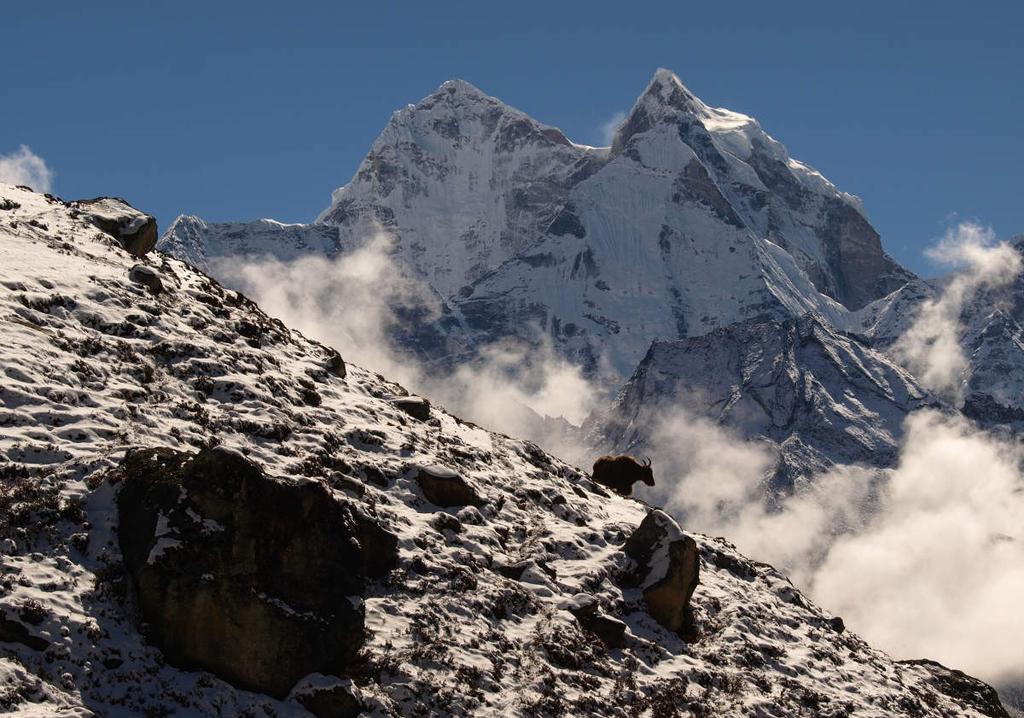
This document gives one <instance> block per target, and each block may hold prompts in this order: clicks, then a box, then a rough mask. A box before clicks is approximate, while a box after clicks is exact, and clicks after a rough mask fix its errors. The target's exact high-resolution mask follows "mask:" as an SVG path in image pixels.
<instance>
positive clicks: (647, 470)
mask: <svg viewBox="0 0 1024 718" xmlns="http://www.w3.org/2000/svg"><path fill="white" fill-rule="evenodd" d="M591 476H592V478H593V479H594V481H596V482H597V483H599V484H601V485H603V486H607V487H608V488H610V489H612V490H613V491H615V492H616V493H619V494H622V495H623V496H631V495H632V494H633V484H635V483H636V482H637V481H642V482H644V483H645V484H647V485H648V486H654V471H652V470H651V460H650V459H646V460H645V461H644V462H643V463H640V462H639V461H637V460H636V459H634V458H633V457H632V456H626V455H622V456H601V457H599V458H598V459H597V461H595V462H594V472H593V474H592V475H591Z"/></svg>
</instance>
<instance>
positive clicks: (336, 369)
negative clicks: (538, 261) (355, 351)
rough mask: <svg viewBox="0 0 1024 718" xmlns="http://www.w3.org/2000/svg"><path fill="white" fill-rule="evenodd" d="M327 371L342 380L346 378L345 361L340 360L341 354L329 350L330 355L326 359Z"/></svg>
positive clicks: (334, 350)
mask: <svg viewBox="0 0 1024 718" xmlns="http://www.w3.org/2000/svg"><path fill="white" fill-rule="evenodd" d="M327 370H328V371H329V372H331V373H332V374H334V376H336V377H340V378H342V379H344V378H345V377H346V376H348V368H347V367H346V366H345V360H344V359H342V358H341V354H339V353H338V351H337V350H336V349H331V355H330V356H329V357H328V358H327Z"/></svg>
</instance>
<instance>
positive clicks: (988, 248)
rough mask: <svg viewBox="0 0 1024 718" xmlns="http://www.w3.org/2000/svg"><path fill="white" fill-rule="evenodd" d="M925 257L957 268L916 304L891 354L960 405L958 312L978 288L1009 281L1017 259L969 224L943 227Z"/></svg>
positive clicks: (962, 370) (966, 369) (962, 365)
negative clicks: (934, 296)
mask: <svg viewBox="0 0 1024 718" xmlns="http://www.w3.org/2000/svg"><path fill="white" fill-rule="evenodd" d="M927 255H928V256H929V257H930V258H931V259H932V260H934V261H936V262H938V263H940V264H942V265H945V266H947V267H951V268H954V269H956V270H958V271H957V273H956V274H955V275H954V276H953V277H952V279H951V280H950V281H949V283H948V284H947V285H946V287H945V289H944V290H943V292H942V295H941V296H940V297H939V298H938V299H934V300H929V301H926V302H925V303H924V304H923V305H922V307H921V310H920V313H919V314H918V316H917V318H916V319H915V320H914V323H913V325H911V327H910V329H909V330H908V331H907V332H906V334H904V335H903V336H902V337H900V339H899V340H898V341H897V342H896V344H895V345H894V346H893V353H894V354H895V356H896V357H897V359H898V360H899V361H900V362H901V363H902V364H903V365H904V366H906V367H907V369H909V370H910V371H911V372H912V373H913V374H914V376H916V377H917V379H918V380H919V381H920V382H921V383H922V384H924V385H925V386H926V387H928V388H929V389H931V390H932V391H934V392H936V393H937V394H939V395H940V396H943V397H945V398H946V399H948V400H949V401H952V402H953V403H954V404H956V405H957V406H960V405H962V404H963V392H964V387H965V386H966V384H967V380H968V379H969V378H970V363H969V362H968V360H967V357H966V356H965V355H964V352H963V349H962V348H961V346H960V337H961V335H962V334H963V327H962V326H961V322H960V314H961V312H962V311H963V309H964V306H965V304H966V302H967V301H969V300H970V299H971V297H972V296H973V295H974V294H975V293H976V292H978V291H979V290H981V289H984V288H993V287H999V286H1003V285H1006V284H1009V283H1010V282H1012V281H1013V280H1014V278H1016V276H1017V275H1019V274H1020V272H1021V268H1022V267H1021V258H1020V255H1019V254H1018V253H1017V252H1016V251H1015V250H1014V249H1013V247H1011V246H1010V245H1008V244H1006V243H1005V242H1002V243H999V244H995V234H994V233H993V232H992V230H991V229H988V228H985V227H982V226H980V225H978V224H975V223H972V222H965V223H962V224H960V225H958V226H957V227H955V228H952V229H950V230H949V231H947V232H946V236H945V237H943V239H942V240H941V241H940V242H939V243H938V244H937V245H936V246H935V247H933V248H931V249H929V250H928V252H927Z"/></svg>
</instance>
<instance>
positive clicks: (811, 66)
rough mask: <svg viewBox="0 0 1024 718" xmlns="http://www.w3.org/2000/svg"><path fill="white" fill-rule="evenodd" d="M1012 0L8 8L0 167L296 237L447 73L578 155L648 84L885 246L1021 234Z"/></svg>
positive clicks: (2, 54) (159, 208)
mask: <svg viewBox="0 0 1024 718" xmlns="http://www.w3.org/2000/svg"><path fill="white" fill-rule="evenodd" d="M1022 22H1024V3H1019V2H974V3H962V2H957V3H952V2H944V1H939V2H931V3H914V4H913V6H912V4H911V3H894V2H885V3H881V2H872V1H866V2H858V3H843V4H841V5H840V4H838V3H825V2H821V1H820V0H818V1H817V2H802V1H801V2H786V3H766V2H756V3H755V2H731V3H707V2H704V3H689V2H679V1H676V2H664V3H648V2H641V1H634V2H625V3H624V2H621V0H619V1H618V2H614V3H611V2H587V3H582V2H580V3H559V2H553V1H551V0H548V2H516V3H486V2H479V1H477V2H437V3H428V2H416V3H412V2H409V3H404V2H402V3H389V2H383V1H381V2H374V3H359V4H355V3H340V2H332V3H327V2H322V3H312V2H303V1H302V0H293V1H291V2H288V3H264V2H258V1H253V2H247V3H235V2H203V3H199V2H189V1H179V2H174V3H171V2H154V1H146V0H135V1H134V2H94V3H89V4H88V5H87V4H86V3H80V2H75V3H71V2H63V1H61V0H57V1H55V2H51V3H27V2H26V3H17V4H14V3H9V4H7V5H6V6H5V7H4V10H3V13H2V23H3V29H2V30H0V33H2V39H3V42H2V43H0V67H3V68H4V72H3V74H2V75H0V98H2V101H0V108H2V111H0V154H8V153H10V152H13V151H15V150H17V149H18V147H19V146H20V145H22V144H26V145H29V146H30V147H31V148H32V150H33V152H35V153H36V154H38V155H39V156H41V157H42V158H44V159H45V161H46V162H47V164H48V165H49V166H50V167H51V168H52V169H53V170H54V172H55V173H56V176H55V180H54V183H53V191H54V192H56V193H57V194H60V195H61V196H64V197H68V198H74V197H83V196H95V195H98V194H117V195H122V196H124V197H126V198H128V199H129V201H131V202H132V203H133V204H135V205H137V206H138V207H140V208H142V209H144V210H146V211H148V212H150V213H152V214H155V215H156V216H157V218H158V220H159V221H160V223H161V226H166V225H167V223H168V222H170V221H171V220H172V219H173V218H174V216H176V215H177V214H179V213H183V212H187V213H190V214H197V215H200V216H202V217H204V218H207V219H214V220H226V219H252V218H256V217H274V218H276V219H280V220H282V221H306V220H310V219H312V218H313V217H315V216H316V214H317V213H318V212H319V211H320V210H321V209H323V208H324V207H325V206H326V205H327V204H328V202H329V197H330V192H331V190H332V189H334V188H335V187H337V186H340V185H342V184H344V183H345V182H347V181H348V179H349V178H350V177H351V175H352V174H353V173H354V171H355V169H356V166H357V165H358V163H359V161H360V160H361V159H362V157H363V155H364V154H365V153H366V151H367V149H368V148H369V146H370V144H371V143H372V141H373V139H374V137H375V136H376V135H377V133H378V132H379V131H380V130H381V129H382V128H383V127H384V124H385V123H386V122H387V119H388V117H389V115H390V114H391V112H392V111H393V110H395V109H397V108H399V107H401V106H403V105H405V104H407V103H410V102H414V101H416V100H418V99H419V98H421V97H423V96H424V95H426V94H428V93H429V92H431V91H432V90H433V89H434V88H436V87H437V86H438V85H439V84H441V82H443V81H444V80H445V79H449V78H453V77H461V78H464V79H466V80H469V81H470V82H472V83H474V84H475V85H477V86H478V87H480V88H481V89H483V90H484V91H486V92H488V93H489V94H492V95H495V96H497V97H499V98H501V99H503V100H504V101H506V102H508V103H509V104H512V105H514V106H516V107H518V108H520V109H522V110H524V111H526V112H528V113H530V114H531V115H533V116H534V117H536V118H537V119H539V120H541V121H544V122H547V123H550V124H553V125H557V126H559V127H561V128H562V129H563V130H565V132H566V133H567V134H568V135H569V136H570V137H571V138H572V139H574V140H575V141H578V142H587V143H598V142H599V140H600V137H601V127H602V125H604V124H605V123H607V122H608V120H609V119H610V118H611V117H613V116H614V115H615V113H616V112H622V111H625V110H628V109H629V107H630V105H631V104H632V102H633V100H634V99H635V98H636V96H637V95H638V94H639V93H640V92H641V91H642V90H643V88H644V86H645V84H646V83H647V81H648V80H649V79H650V76H651V74H652V73H653V72H654V70H655V69H656V68H657V67H667V68H669V69H672V70H674V71H675V72H676V73H677V74H678V75H679V76H680V78H681V79H682V80H683V82H684V83H685V84H687V85H688V86H689V87H690V89H691V90H693V91H694V92H695V93H697V94H698V95H699V96H700V97H702V98H703V99H704V100H705V101H706V102H708V103H710V104H713V105H718V106H724V107H728V108H730V109H733V110H737V111H741V112H745V113H747V114H751V115H753V116H755V117H757V118H758V119H759V120H760V121H761V124H762V126H763V127H764V128H765V129H766V130H767V131H768V132H769V133H771V134H772V135H773V136H775V137H776V138H777V139H779V140H781V141H782V142H783V143H784V144H785V145H786V146H787V147H788V148H789V150H790V153H791V154H792V155H793V156H794V157H796V158H798V159H800V160H802V161H804V162H807V163H808V164H811V165H813V166H815V167H817V168H818V169H819V170H821V171H822V172H823V173H824V174H825V175H826V176H827V177H829V178H830V179H832V180H833V181H834V182H835V183H836V184H838V185H839V186H840V187H841V188H843V189H845V190H847V191H849V192H853V193H855V194H858V195H860V196H861V197H862V198H863V199H864V202H865V205H866V208H867V211H868V215H869V217H870V218H871V220H872V222H873V223H874V224H875V226H876V227H877V228H878V230H879V231H880V232H881V233H882V241H883V243H884V244H885V246H886V248H887V249H888V250H889V251H890V252H891V253H892V254H893V255H895V256H896V257H897V259H899V260H900V261H902V262H904V263H906V264H908V265H910V266H911V267H912V268H914V269H916V270H918V271H923V272H926V273H929V271H930V267H929V265H928V264H927V262H926V261H925V260H924V259H923V258H922V256H921V251H922V250H923V248H924V247H925V246H927V245H928V244H929V243H930V242H931V241H933V240H934V238H935V237H937V236H939V235H941V234H942V233H943V231H944V230H945V228H946V227H947V226H948V225H949V223H950V222H952V221H955V220H956V219H977V220H979V221H981V222H982V223H984V224H988V225H991V226H992V227H993V228H994V229H995V230H996V232H997V234H998V236H1000V237H1007V236H1011V235H1013V234H1017V233H1021V232H1024V216H1022V215H1024V211H1022V207H1024V203H1022V202H1021V197H1020V188H1021V182H1020V178H1021V170H1020V168H1021V167H1022V166H1024V142H1022V140H1021V135H1020V132H1021V125H1022V118H1024V89H1022V87H1024V58H1022V55H1021V51H1020V28H1021V27H1022Z"/></svg>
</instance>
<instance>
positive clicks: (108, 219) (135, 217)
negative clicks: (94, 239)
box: [71, 197, 157, 257]
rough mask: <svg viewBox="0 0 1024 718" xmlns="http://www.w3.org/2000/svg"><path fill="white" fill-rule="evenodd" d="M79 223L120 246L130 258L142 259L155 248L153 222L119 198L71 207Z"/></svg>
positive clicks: (95, 200)
mask: <svg viewBox="0 0 1024 718" xmlns="http://www.w3.org/2000/svg"><path fill="white" fill-rule="evenodd" d="M71 207H72V210H73V211H74V212H76V213H77V214H78V216H80V217H81V218H82V219H84V220H86V221H88V222H89V223H90V224H93V225H94V226H96V227H97V228H98V229H100V230H102V231H103V232H106V233H107V234H109V235H110V236H111V237H113V238H114V239H116V240H117V241H118V242H120V243H121V246H122V247H124V249H125V250H126V251H127V252H128V253H129V254H134V255H135V256H136V257H141V256H143V255H144V254H147V253H148V252H149V251H151V250H152V249H153V247H155V246H156V240H157V227H156V220H155V219H154V218H153V217H151V216H150V215H148V214H146V213H144V212H140V211H139V210H137V209H135V208H134V207H132V206H131V205H130V204H128V203H127V202H125V201H124V200H123V199H121V198H120V197H97V198H96V199H82V200H78V201H77V202H72V203H71Z"/></svg>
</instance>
